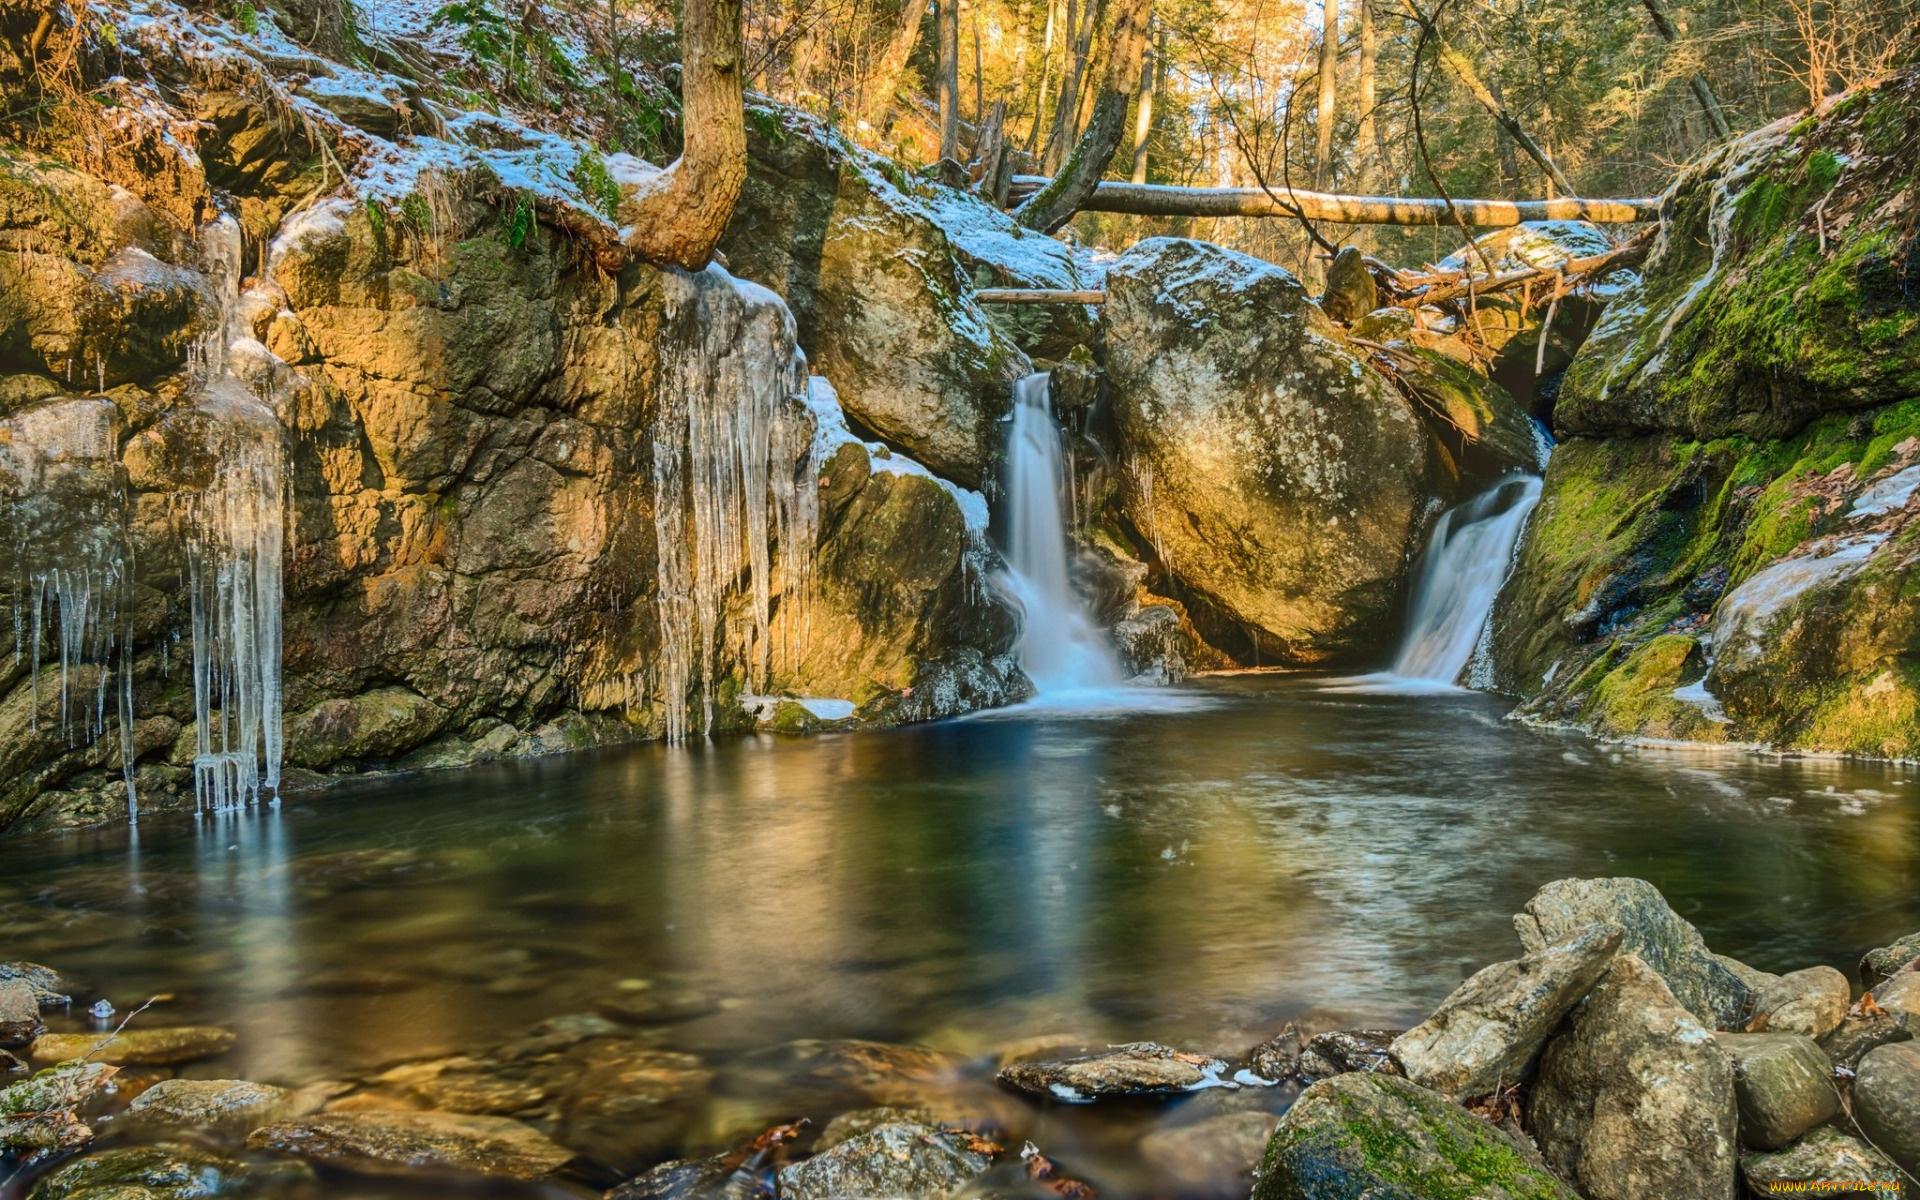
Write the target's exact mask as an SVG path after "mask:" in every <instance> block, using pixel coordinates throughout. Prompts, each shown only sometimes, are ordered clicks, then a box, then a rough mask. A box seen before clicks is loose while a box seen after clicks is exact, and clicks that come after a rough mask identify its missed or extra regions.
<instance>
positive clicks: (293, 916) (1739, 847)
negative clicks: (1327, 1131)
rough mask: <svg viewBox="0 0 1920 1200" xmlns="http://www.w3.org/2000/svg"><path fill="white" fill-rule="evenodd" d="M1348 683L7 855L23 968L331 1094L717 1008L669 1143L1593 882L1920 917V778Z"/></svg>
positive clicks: (1094, 1176) (1469, 962)
mask: <svg viewBox="0 0 1920 1200" xmlns="http://www.w3.org/2000/svg"><path fill="white" fill-rule="evenodd" d="M1327 684H1328V681H1326V680H1321V679H1316V678H1314V677H1311V676H1302V675H1283V674H1246V675H1236V676H1223V677H1215V678H1211V679H1206V680H1201V681H1197V682H1196V683H1195V684H1193V685H1191V686H1190V687H1189V688H1187V689H1185V690H1184V691H1183V692H1182V693H1180V694H1179V695H1177V696H1168V695H1166V694H1161V695H1160V696H1159V701H1160V702H1159V703H1157V704H1156V705H1155V706H1154V709H1153V711H1145V712H1133V713H1129V712H1126V711H1115V710H1113V709H1112V708H1111V707H1108V708H1106V709H1105V710H1103V711H1096V712H1092V713H1078V712H1076V711H1074V710H1073V709H1072V708H1071V707H1068V708H1065V709H1061V708H1053V709H1045V708H1043V709H1038V710H1032V711H1025V712H1016V713H1011V714H993V715H989V716H985V717H981V718H976V719H969V720H958V721H950V722H945V723H941V724H936V725H930V726H922V727H917V728H910V729H902V730H893V731H886V732H874V733H859V734H850V735H835V736H825V737H817V738H813V739H807V740H787V739H775V738H749V739H743V740H735V741H726V742H717V743H713V744H702V745H693V746H685V747H672V748H670V747H659V746H654V747H643V748H636V749H631V750H626V751H621V752H617V753H605V754H595V755H583V756H577V757H570V758H556V759H549V760H542V761H533V762H516V763H510V764H502V765H497V766H491V767H486V768H482V769H476V770H469V771H464V772H459V773H447V774H425V775H417V776H411V777H404V778H394V779H386V780H378V781H368V782H359V783H349V784H344V785H342V786H340V787H338V788H335V789H332V790H329V791H326V792H323V793H307V794H302V795H298V796H294V797H289V798H288V799H287V800H286V801H285V802H284V803H283V804H282V805H281V806H279V807H278V808H275V809H269V810H265V811H260V812H254V813H248V814H244V815H226V816H219V817H207V818H201V819H197V820H191V819H185V818H174V819H157V818H156V819H151V820H149V821H148V822H147V823H145V824H143V825H142V826H140V827H139V829H138V830H137V831H132V830H128V829H124V828H116V829H109V830H101V831H94V832H85V833H75V834H70V835H64V836H60V837H56V838H41V839H35V840H31V841H24V842H18V843H13V844H0V930H4V942H3V943H0V959H14V958H25V959H30V960H34V961H38V962H42V963H46V964H48V965H50V966H53V967H55V968H56V969H58V970H60V971H61V972H62V973H64V974H65V975H67V976H68V977H69V978H70V979H72V980H75V981H77V983H78V986H79V988H80V991H79V992H78V993H77V994H76V996H75V1000H76V1002H77V1003H76V1006H75V1008H76V1013H77V1012H78V1010H79V1009H80V1007H81V1006H83V1005H87V1004H91V1003H93V1002H94V1001H95V1000H98V999H106V1000H108V1001H110V1002H111V1003H112V1004H113V1005H114V1006H115V1007H117V1008H118V1009H119V1010H120V1011H121V1013H122V1014H124V1013H126V1012H127V1011H129V1010H131V1009H133V1008H135V1007H137V1006H138V1005H140V1004H141V1003H143V1002H145V1001H146V1000H147V999H148V998H150V997H153V996H156V995H158V996H162V997H163V999H162V1000H161V1001H159V1002H158V1003H156V1004H155V1005H154V1006H153V1007H152V1008H151V1009H149V1010H148V1011H147V1012H145V1013H143V1014H141V1017H140V1018H139V1019H140V1020H141V1021H143V1022H148V1023H151V1024H179V1023H188V1022H195V1023H200V1022H204V1023H211V1024H218V1025H222V1026H225V1027H227V1028H230V1029H232V1030H234V1031H235V1032H236V1033H237V1034H238V1035H239V1041H238V1044H237V1046H236V1048H235V1049H234V1050H233V1051H232V1052H231V1053H230V1054H229V1055H227V1056H225V1057H224V1058H222V1059H219V1060H214V1061H211V1062H204V1063H199V1064H194V1065H193V1066H191V1067H189V1068H185V1069H184V1072H183V1073H186V1074H191V1075H197V1076H202V1077H242V1078H249V1079H256V1080H262V1081H268V1082H274V1083H282V1084H288V1085H301V1084H306V1083H311V1082H313V1081H316V1080H325V1079H333V1080H359V1079H365V1078H366V1077H368V1076H369V1075H371V1074H373V1073H375V1072H377V1071H379V1070H381V1069H384V1068H386V1067H390V1066H393V1065H394V1064H397V1063H403V1062H408V1061H411V1060H416V1059H423V1058H431V1057H435V1056H443V1055H448V1054H455V1053H476V1052H482V1051H485V1050H487V1049H489V1048H491V1047H495V1046H498V1045H500V1044H502V1043H504V1042H509V1041H512V1040H513V1039H515V1038H522V1037H525V1036H526V1035H527V1034H528V1033H529V1031H531V1030H533V1029H535V1028H536V1027H539V1026H540V1025H541V1023H542V1022H546V1021H551V1020H552V1019H554V1018H556V1017H564V1016H566V1015H568V1014H587V1013H598V1014H607V1013H609V1012H611V1013H615V1014H616V1015H617V1014H618V1013H620V1012H621V1010H622V1005H623V1004H625V1003H626V1002H627V1001H629V1000H631V999H632V998H633V997H635V996H663V997H679V998H682V999H683V1000H685V1002H684V1003H679V1008H680V1009H682V1010H684V1011H673V1010H674V1007H675V1006H674V1005H672V1004H669V1005H667V1006H666V1008H665V1009H664V1010H662V1011H660V1012H655V1013H653V1014H652V1015H650V1016H648V1017H647V1018H646V1021H645V1024H644V1025H643V1026H641V1027H638V1028H640V1029H641V1033H640V1034H639V1036H643V1037H644V1038H645V1039H646V1040H647V1044H649V1045H652V1046H658V1047H661V1048H664V1049H669V1050H673V1051H679V1052H684V1053H686V1054H690V1055H694V1056H697V1058H698V1059H699V1061H700V1062H701V1063H703V1064H706V1065H707V1066H709V1067H711V1068H713V1069H714V1070H715V1071H716V1072H717V1073H716V1074H715V1076H714V1082H713V1083H712V1085H711V1087H710V1089H709V1091H710V1093H711V1094H710V1095H707V1096H704V1097H702V1098H700V1099H698V1100H697V1101H683V1102H682V1104H681V1107H680V1108H679V1109H676V1111H675V1115H674V1117H673V1120H674V1121H675V1122H677V1124H675V1125H674V1127H673V1128H674V1130H675V1132H673V1133H672V1135H671V1136H670V1137H667V1138H666V1139H665V1140H661V1139H658V1138H656V1140H655V1142H654V1143H653V1144H652V1145H651V1147H650V1149H649V1150H648V1151H647V1153H648V1154H649V1155H650V1156H651V1157H653V1158H664V1157H668V1156H669V1155H670V1154H672V1153H675V1152H678V1151H680V1150H683V1149H684V1150H702V1149H707V1148H710V1147H712V1146H715V1145H718V1144H720V1142H722V1141H723V1140H724V1139H725V1138H726V1137H728V1136H731V1135H732V1134H733V1133H735V1132H737V1131H738V1130H740V1129H744V1128H747V1127H749V1126H751V1125H752V1123H753V1122H754V1121H757V1120H761V1119H772V1118H778V1119H782V1120H790V1119H793V1118H794V1117H799V1116H807V1117H810V1118H812V1119H813V1120H814V1122H815V1123H816V1125H817V1124H818V1123H820V1122H823V1121H825V1120H826V1119H827V1118H829V1117H831V1116H833V1115H834V1113H835V1111H836V1109H835V1107H834V1106H835V1105H836V1104H838V1105H840V1106H841V1107H844V1106H845V1102H844V1100H840V1099H833V1098H830V1097H828V1096H827V1095H826V1094H825V1093H824V1092H821V1093H819V1094H818V1095H815V1094H812V1093H809V1092H807V1091H806V1090H805V1089H804V1088H802V1089H800V1090H797V1091H796V1090H795V1089H793V1088H791V1087H784V1086H783V1087H780V1088H775V1087H773V1086H772V1085H768V1088H767V1091H766V1094H765V1095H763V1096H756V1095H755V1094H754V1092H755V1088H756V1087H757V1086H759V1085H757V1084H756V1083H755V1082H754V1081H755V1080H757V1079H762V1078H765V1075H764V1072H763V1073H761V1074H755V1072H754V1071H751V1070H741V1069H737V1068H738V1064H741V1063H749V1064H751V1063H758V1062H763V1061H765V1060H766V1057H767V1053H768V1051H767V1048H768V1047H773V1046H777V1045H779V1044H781V1043H785V1042H789V1041H791V1040H793V1039H803V1038H806V1039H830V1038H863V1039H872V1040H875V1041H881V1042H889V1043H914V1044H920V1045H925V1046H930V1047H933V1048H936V1049H939V1050H942V1051H948V1052H951V1053H953V1054H954V1055H957V1056H959V1058H960V1059H961V1060H963V1061H965V1062H966V1063H969V1064H974V1066H971V1067H969V1070H973V1071H974V1072H975V1074H977V1075H979V1076H981V1077H983V1078H984V1077H986V1076H988V1075H990V1070H991V1065H990V1064H991V1062H992V1055H993V1054H994V1053H995V1051H996V1050H997V1049H998V1048H1001V1047H1004V1046H1006V1045H1007V1044H1009V1043H1011V1042H1014V1041H1016V1040H1019V1039H1024V1038H1030V1037H1037V1036H1050V1035H1062V1034H1064V1035H1072V1036H1073V1037H1075V1038H1078V1039H1080V1040H1083V1041H1085V1042H1087V1043H1089V1044H1099V1043H1104V1042H1109V1041H1124V1040H1140V1039H1152V1040H1156V1041H1161V1042H1166V1043H1170V1044H1175V1045H1178V1046H1181V1047H1184V1048H1189V1049H1196V1050H1206V1051H1212V1052H1216V1053H1225V1054H1239V1053H1241V1052H1244V1051H1245V1050H1246V1049H1247V1048H1248V1047H1249V1046H1251V1045H1253V1044H1255V1043H1256V1042H1258V1041H1260V1040H1262V1039H1264V1038H1265V1037H1267V1036H1270V1035H1271V1034H1272V1033H1273V1032H1274V1031H1275V1029H1277V1027H1278V1026H1280V1025H1281V1024H1282V1023H1283V1022H1285V1021H1287V1020H1289V1019H1296V1018H1304V1019H1306V1020H1308V1021H1310V1022H1313V1023H1317V1024H1319V1025H1321V1026H1323V1027H1328V1028H1332V1027H1344V1026H1354V1025H1364V1024H1380V1025H1400V1024H1404V1023H1407V1022H1410V1021H1413V1020H1417V1019H1418V1018H1419V1017H1420V1016H1421V1015H1422V1014H1424V1012H1426V1011H1427V1010H1428V1009H1429V1008H1430V1007H1431V1006H1432V1005H1433V1003H1434V1002H1435V1001H1437V1000H1439V999H1440V998H1441V997H1443V996H1444V995H1445V994H1446V993H1447V992H1449V991H1450V990H1451V989H1452V988H1453V987H1454V986H1455V985H1457V984H1458V983H1459V982H1460V980H1461V979H1462V978H1463V977H1464V976H1465V975H1467V974H1469V973H1470V972H1471V971H1473V970H1475V969H1477V968H1478V967H1479V966H1481V965H1483V964H1485V963H1487V962H1489V961H1492V960H1495V959H1499V958H1506V957H1512V956H1513V955H1514V954H1515V953H1517V951H1518V944H1517V942H1516V939H1515V937H1514V934H1513V932H1512V929H1511V926H1510V924H1509V918H1510V915H1511V914H1512V913H1513V912H1515V911H1517V910H1518V909H1519V908H1520V906H1521V905H1522V904H1523V903H1524V902H1525V901H1526V899H1527V898H1528V897H1529V896H1530V895H1531V894H1532V893H1533V891H1534V890H1535V889H1536V888H1538V887H1539V886H1540V885H1541V884H1543V883H1545V882H1547V881H1548V880H1551V879H1554V878H1558V877H1561V876H1569V875H1636V876H1640V877H1643V878H1646V879H1649V880H1651V881H1653V882H1654V883H1655V884H1656V885H1658V886H1659V887H1660V888H1661V889H1662V890H1663V891H1664V892H1665V893H1666V895H1667V897H1668V899H1669V900H1670V901H1671V902H1672V903H1673V905H1674V907H1675V908H1677V909H1678V910H1679V911H1680V912H1681V913H1682V914H1683V915H1685V916H1686V917H1688V918H1689V919H1690V920H1692V921H1693V922H1694V923H1695V924H1697V925H1698V926H1700V928H1701V929H1702V931H1703V932H1704V933H1705V934H1706V936H1707V939H1708V941H1709V942H1710V943H1711V944H1712V946H1713V947H1714V949H1716V950H1718V951H1720V952H1722V953H1727V954H1732V955H1735V956H1737V957H1739V958H1742V959H1745V960H1746V961H1748V962H1750V963H1752V964H1753V965H1755V966H1758V967H1762V968H1765V969H1768V970H1775V971H1784V970H1788V969H1793V968H1798V967H1803V966H1810V965H1813V964H1816V963H1828V964H1832V965H1835V966H1839V967H1841V968H1842V969H1845V970H1847V971H1848V972H1849V973H1851V972H1852V964H1853V963H1854V962H1855V961H1856V960H1857V958H1858V957H1859V955H1860V954H1861V953H1862V952H1863V951H1864V950H1866V949H1868V948H1871V947H1873V946H1876V945H1881V944H1884V943H1886V942H1887V941H1889V940H1891V939H1892V938H1894V937H1895V936H1897V935H1900V934H1904V933H1907V932H1911V931H1912V930H1914V929H1920V797H1916V795H1915V794H1914V793H1915V792H1917V791H1920V782H1915V779H1916V774H1915V772H1913V771H1912V770H1910V769H1908V768H1904V767H1898V766H1889V765H1878V764H1859V763H1849V762H1843V761H1838V760H1827V759H1775V758H1763V757H1757V756H1750V755H1741V754H1733V753H1710V752H1706V751H1697V750H1677V749H1655V748H1628V747H1619V746H1609V745H1602V744H1598V743H1595V742H1593V741H1590V740H1587V739H1583V738H1579V737H1574V736H1569V735H1561V734H1555V733H1550V732H1543V731H1538V730H1532V729H1527V728H1524V727H1520V726H1518V725H1515V724H1513V723H1511V722H1507V721H1505V720H1503V719H1502V715H1503V713H1504V711H1505V709H1506V707H1507V706H1506V704H1505V703H1504V702H1503V701H1501V700H1499V699H1497V698H1494V697H1488V696H1483V695H1477V694H1472V693H1455V694H1442V695H1394V694H1373V693H1369V692H1353V691H1335V690H1329V688H1328V686H1327ZM1169 701H1172V702H1169ZM685 998H691V999H690V1000H687V999H685ZM628 1007H631V1006H630V1005H629V1006H628ZM642 1007H644V1006H642ZM55 1024H56V1025H58V1026H60V1027H63V1028H70V1029H79V1028H85V1027H86V1023H85V1019H84V1018H82V1017H79V1016H75V1017H73V1018H70V1019H66V1020H64V1021H61V1022H55ZM980 1087H981V1088H982V1089H983V1090H984V1091H987V1092H991V1088H990V1086H989V1085H987V1084H985V1083H981V1084H980ZM1283 1102H1284V1099H1283V1098H1281V1097H1278V1096H1276V1098H1275V1100H1274V1103H1276V1104H1278V1103H1283ZM995 1108H996V1112H997V1113H998V1119H999V1120H1000V1122H1001V1124H1002V1125H1003V1126H1005V1127H1008V1128H1009V1132H1010V1133H1012V1134H1013V1135H1014V1137H1015V1138H1016V1139H1017V1138H1024V1137H1033V1138H1035V1140H1036V1141H1039V1142H1040V1144H1041V1145H1042V1147H1043V1149H1045V1150H1047V1151H1048V1153H1050V1154H1051V1155H1052V1156H1053V1157H1055V1158H1056V1159H1058V1160H1060V1161H1061V1162H1062V1164H1063V1165H1064V1166H1065V1167H1067V1168H1069V1169H1071V1170H1072V1171H1073V1172H1074V1173H1076V1174H1078V1175H1079V1176H1081V1177H1082V1178H1086V1179H1089V1180H1091V1181H1092V1182H1093V1183H1094V1184H1095V1185H1096V1186H1097V1187H1099V1188H1100V1189H1101V1191H1102V1193H1103V1194H1104V1195H1109V1196H1116V1195H1117V1196H1127V1195H1132V1194H1147V1193H1163V1192H1164V1190H1165V1188H1164V1185H1163V1184H1157V1183H1156V1182H1155V1177H1154V1175H1153V1171H1152V1168H1151V1167H1150V1166H1143V1165H1141V1164H1140V1163H1139V1162H1137V1161H1135V1160H1134V1159H1133V1158H1132V1157H1131V1156H1130V1154H1129V1152H1128V1150H1127V1146H1129V1145H1130V1144H1131V1141H1132V1139H1134V1138H1136V1137H1137V1136H1138V1134H1139V1133H1140V1132H1141V1131H1143V1130H1144V1129H1146V1128H1149V1127H1152V1126H1154V1125H1157V1124H1164V1123H1167V1122H1177V1121H1179V1120H1182V1119H1184V1118H1183V1117H1182V1115H1181V1113H1180V1111H1179V1106H1178V1105H1175V1106H1171V1107H1168V1106H1145V1105H1139V1106H1113V1107H1103V1106H1100V1105H1095V1106H1092V1107H1090V1108H1085V1109H1073V1110H1064V1109H1054V1110H1051V1111H1042V1110H1041V1109H1039V1108H1035V1107H1031V1106H1028V1105H1026V1104H1025V1103H1024V1102H1014V1101H1013V1100H1011V1098H1006V1097H999V1098H998V1104H997V1105H996V1106H995ZM535 1116H536V1118H537V1116H538V1114H535ZM1013 1144H1014V1145H1016V1146H1017V1145H1018V1144H1019V1142H1018V1140H1014V1141H1013ZM628 1169H631V1163H629V1165H628ZM613 1177H615V1176H613V1175H611V1174H609V1173H608V1172H606V1171H604V1170H600V1169H598V1168H593V1167H588V1168H585V1169H584V1170H583V1172H582V1173H581V1176H580V1181H579V1187H580V1189H581V1190H590V1185H595V1186H604V1184H605V1183H607V1182H609V1181H610V1179H611V1178H613ZM18 1186H19V1185H18V1183H16V1184H15V1185H14V1187H15V1189H16V1190H17V1189H18ZM383 1186H390V1185H383V1184H369V1183H366V1182H364V1181H349V1180H346V1179H344V1178H337V1177H331V1176H330V1177H328V1178H327V1179H326V1180H323V1184H322V1189H321V1190H322V1191H324V1192H325V1193H326V1194H329V1195H348V1194H352V1195H364V1194H375V1193H376V1192H379V1188H380V1187H383ZM555 1186H556V1187H557V1188H559V1189H560V1190H561V1191H568V1190H571V1189H573V1188H574V1185H573V1184H564V1183H563V1184H559V1185H555ZM369 1189H372V1190H371V1191H369ZM547 1190H548V1191H549V1192H551V1191H553V1190H554V1189H553V1188H549V1189H547ZM379 1194H386V1193H384V1192H379ZM396 1194H421V1193H419V1192H418V1191H410V1190H405V1189H403V1191H402V1192H400V1193H396Z"/></svg>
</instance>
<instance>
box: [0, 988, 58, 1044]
mask: <svg viewBox="0 0 1920 1200" xmlns="http://www.w3.org/2000/svg"><path fill="white" fill-rule="evenodd" d="M46 1028H47V1027H46V1025H45V1024H43V1023H42V1022H41V1020H40V1002H39V1001H38V1000H36V999H34V995H33V989H32V988H30V987H28V986H27V985H26V984H24V983H0V1046H23V1045H25V1044H26V1043H28V1042H31V1041H32V1040H33V1039H34V1038H36V1037H38V1036H39V1035H40V1034H41V1033H43V1032H45V1030H46Z"/></svg>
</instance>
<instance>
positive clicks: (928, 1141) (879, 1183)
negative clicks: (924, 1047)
mask: <svg viewBox="0 0 1920 1200" xmlns="http://www.w3.org/2000/svg"><path fill="white" fill-rule="evenodd" d="M997 1150H998V1147H994V1146H993V1145H992V1143H990V1142H983V1141H981V1140H980V1139H979V1138H976V1137H975V1136H973V1135H972V1134H968V1133H952V1132H947V1131H943V1130H939V1129H935V1128H933V1127H931V1126H927V1125H883V1126H881V1127H879V1128H877V1129H874V1130H871V1131H869V1132H867V1133H863V1134H861V1135H860V1136H858V1137H855V1138H851V1139H849V1140H847V1141H845V1142H841V1143H839V1144H838V1145H836V1146H833V1147H832V1148H830V1149H828V1150H826V1151H824V1152H822V1153H820V1154H816V1155H814V1156H813V1157H812V1158H809V1159H806V1160H805V1161H803V1162H797V1163H794V1164H792V1165H791V1166H787V1167H783V1168H782V1169H781V1171H780V1195H781V1196H782V1197H786V1198H787V1200H839V1198H842V1197H854V1196H893V1197H900V1198H901V1200H933V1198H935V1197H940V1196H945V1195H947V1194H948V1193H950V1192H953V1191H955V1190H957V1189H959V1188H960V1187H962V1186H964V1185H965V1184H966V1183H968V1182H970V1181H971V1180H973V1179H974V1178H975V1177H977V1176H979V1175H980V1174H981V1173H983V1172H984V1171H986V1170H987V1168H988V1167H991V1166H992V1165H993V1155H994V1153H995V1152H997Z"/></svg>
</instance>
